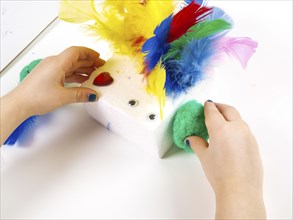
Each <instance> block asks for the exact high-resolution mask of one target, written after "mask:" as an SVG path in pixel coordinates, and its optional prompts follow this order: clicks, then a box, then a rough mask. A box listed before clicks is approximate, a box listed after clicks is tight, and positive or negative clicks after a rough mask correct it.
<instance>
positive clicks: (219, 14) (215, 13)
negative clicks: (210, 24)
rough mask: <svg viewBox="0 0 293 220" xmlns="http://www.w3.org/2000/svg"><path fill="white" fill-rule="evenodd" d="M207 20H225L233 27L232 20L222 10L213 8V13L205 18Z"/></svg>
mask: <svg viewBox="0 0 293 220" xmlns="http://www.w3.org/2000/svg"><path fill="white" fill-rule="evenodd" d="M205 19H207V20H216V19H223V20H225V21H227V22H228V23H229V24H231V25H233V20H232V18H231V17H230V16H229V15H227V14H226V12H224V11H223V10H222V9H220V8H217V7H213V10H212V13H210V14H209V15H207V16H206V17H205Z"/></svg>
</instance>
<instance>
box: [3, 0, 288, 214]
mask: <svg viewBox="0 0 293 220" xmlns="http://www.w3.org/2000/svg"><path fill="white" fill-rule="evenodd" d="M212 4H213V5H219V6H221V7H222V8H223V9H224V10H225V11H226V12H227V13H228V14H230V15H231V17H232V18H233V19H234V21H235V29H234V30H233V31H232V32H231V34H230V35H233V36H249V37H251V38H253V39H255V40H257V41H258V42H259V48H258V49H257V53H256V54H255V55H254V56H253V57H252V60H251V61H250V62H249V64H248V68H247V69H246V70H242V69H241V67H240V65H239V64H238V63H237V62H235V61H234V60H233V59H224V60H223V61H222V62H221V64H220V65H219V66H217V67H216V68H215V69H214V73H213V75H212V76H211V77H210V79H209V81H208V83H207V86H208V87H210V89H205V93H204V94H199V97H196V98H198V99H199V100H200V101H203V100H205V99H212V100H214V101H217V102H224V103H228V104H231V105H234V106H235V107H236V108H238V109H239V111H240V112H241V114H242V116H243V118H244V119H245V120H246V121H247V122H248V124H249V125H250V128H251V130H252V131H253V133H254V134H255V136H256V138H257V140H258V143H259V147H260V151H261V155H262V159H263V164H264V169H265V180H264V198H265V204H266V208H267V216H268V219H292V2H291V1H253V2H252V1H237V2H232V1H220V2H217V3H212ZM71 45H84V46H88V47H91V48H93V49H96V50H98V51H99V52H101V54H102V57H103V58H105V59H107V58H109V56H110V53H109V52H108V50H107V48H106V45H105V44H104V43H103V42H96V41H95V39H93V38H91V37H88V36H85V35H84V34H83V32H82V31H80V29H79V27H78V26H76V25H72V24H67V23H63V22H60V23H57V24H56V26H55V27H54V28H52V29H51V31H50V32H49V33H48V34H47V35H46V36H45V37H43V39H41V40H40V41H39V42H38V43H37V44H36V45H35V46H34V47H32V48H31V50H29V51H27V53H25V54H23V55H22V56H21V57H20V58H19V59H18V61H17V62H16V63H15V64H14V65H13V66H10V68H8V69H7V70H6V72H5V73H4V75H2V76H1V96H2V95H4V94H6V93H7V92H8V91H10V90H11V89H13V88H14V87H15V86H17V84H18V74H19V72H20V70H21V68H22V67H23V66H25V65H26V64H27V63H29V62H30V61H31V60H34V59H37V58H40V57H44V56H48V55H51V54H56V53H59V52H60V51H62V50H63V49H65V48H67V47H68V46H71ZM1 50H2V48H1ZM44 83H45V82H44ZM48 92H49V91H48ZM214 210H215V201H214V195H213V192H212V189H211V187H210V186H209V184H208V182H207V180H206V178H205V176H204V173H203V171H202V169H201V166H200V163H199V161H198V159H197V158H196V156H194V155H193V154H190V153H186V152H183V151H180V150H178V149H176V148H172V149H171V151H170V152H169V153H168V154H167V155H166V157H165V158H164V159H158V158H155V157H152V156H150V155H148V154H146V153H145V152H144V151H142V150H141V149H140V148H139V146H135V145H133V144H131V143H130V142H128V141H126V140H124V139H123V138H122V137H119V136H117V135H116V134H114V133H112V132H110V131H107V130H106V129H105V128H103V127H102V126H101V125H99V124H98V123H97V122H96V121H94V120H93V119H92V118H90V117H89V116H88V115H87V113H86V112H85V110H84V109H83V107H82V105H79V104H73V105H69V106H66V107H63V108H60V109H58V110H56V111H54V112H53V113H52V114H51V120H50V121H49V122H47V123H46V124H44V125H43V126H42V127H40V128H39V129H38V130H37V131H36V133H35V135H34V139H33V140H32V141H31V143H30V144H29V146H14V147H6V146H4V147H2V148H1V219H17V218H18V219H44V218H46V219H53V218H55V219H62V218H63V219H65V218H66V219H90V218H91V219H97V218H112V219H113V218H126V219H129V218H156V219H158V218H164V219H184V218H185V219H186V218H193V219H212V218H213V217H214Z"/></svg>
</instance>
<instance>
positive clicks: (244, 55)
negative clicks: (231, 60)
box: [217, 37, 258, 68]
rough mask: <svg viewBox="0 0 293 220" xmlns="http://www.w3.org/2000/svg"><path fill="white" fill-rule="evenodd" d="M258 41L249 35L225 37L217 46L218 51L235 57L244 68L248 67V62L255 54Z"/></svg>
mask: <svg viewBox="0 0 293 220" xmlns="http://www.w3.org/2000/svg"><path fill="white" fill-rule="evenodd" d="M257 46H258V43H257V42H255V41H253V40H252V39H250V38H248V37H239V38H232V37H223V38H222V39H221V40H219V42H218V45H217V48H219V50H218V52H224V53H226V54H228V55H230V56H233V57H235V58H236V59H237V60H238V61H239V62H240V64H241V66H242V67H243V68H246V66H247V62H248V61H249V59H250V58H251V56H252V55H253V54H254V52H255V49H256V48H257Z"/></svg>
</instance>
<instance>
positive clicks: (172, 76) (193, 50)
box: [163, 37, 218, 98]
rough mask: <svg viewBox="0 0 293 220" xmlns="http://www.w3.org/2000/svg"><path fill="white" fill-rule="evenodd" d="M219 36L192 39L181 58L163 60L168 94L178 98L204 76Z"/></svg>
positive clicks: (182, 52)
mask: <svg viewBox="0 0 293 220" xmlns="http://www.w3.org/2000/svg"><path fill="white" fill-rule="evenodd" d="M217 39H218V38H212V37H205V38H202V39H200V40H191V41H190V42H189V43H188V44H187V45H186V46H185V47H184V48H183V50H182V51H181V54H180V56H181V59H168V60H166V61H164V62H163V65H164V67H165V69H166V83H165V89H166V94H167V96H171V97H172V98H176V97H178V96H179V95H181V94H182V93H186V92H187V91H188V89H190V88H191V87H193V86H194V85H196V84H197V83H198V82H199V81H201V80H202V79H203V78H204V72H205V70H206V67H207V66H209V64H210V60H211V58H212V57H213V54H214V45H215V43H216V41H217Z"/></svg>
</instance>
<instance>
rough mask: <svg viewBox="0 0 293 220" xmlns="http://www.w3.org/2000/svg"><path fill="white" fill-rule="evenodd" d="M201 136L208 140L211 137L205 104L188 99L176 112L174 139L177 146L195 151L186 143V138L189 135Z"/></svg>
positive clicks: (188, 150)
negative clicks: (207, 125) (206, 121)
mask: <svg viewBox="0 0 293 220" xmlns="http://www.w3.org/2000/svg"><path fill="white" fill-rule="evenodd" d="M193 135H196V136H199V137H201V138H203V139H205V140H206V141H207V140H208V138H209V135H208V131H207V127H206V125H205V117H204V108H203V105H202V104H200V103H198V102H197V101H195V100H191V101H188V102H187V103H185V104H184V105H182V106H181V107H180V108H179V109H178V110H177V112H176V114H175V118H174V122H173V140H174V143H175V144H176V146H178V147H179V148H182V149H184V150H185V151H187V152H193V151H192V149H191V148H190V147H189V146H187V145H186V144H185V142H184V141H185V139H186V138H187V137H189V136H193Z"/></svg>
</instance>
